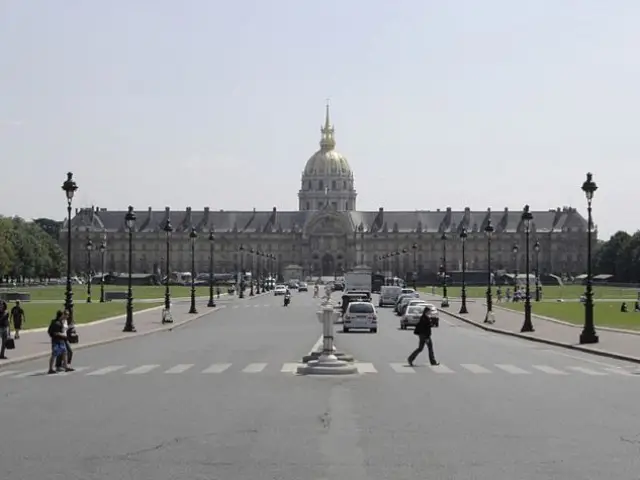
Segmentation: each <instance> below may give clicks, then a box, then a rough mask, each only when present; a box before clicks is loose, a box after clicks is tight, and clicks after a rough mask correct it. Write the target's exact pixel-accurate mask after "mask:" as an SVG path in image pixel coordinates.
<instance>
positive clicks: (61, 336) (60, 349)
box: [48, 310, 74, 375]
mask: <svg viewBox="0 0 640 480" xmlns="http://www.w3.org/2000/svg"><path fill="white" fill-rule="evenodd" d="M67 315H68V314H67V312H66V311H61V310H59V311H58V312H57V313H56V318H54V319H53V320H51V324H49V330H48V333H49V337H51V357H50V358H49V372H48V373H49V375H52V374H55V373H58V372H57V371H56V370H55V369H54V364H55V362H56V359H57V358H58V357H60V358H61V360H62V362H61V370H64V371H65V372H73V371H74V369H73V368H71V367H69V366H68V365H67V347H66V340H67V336H66V334H65V333H64V323H63V322H64V320H65V319H66V316H67Z"/></svg>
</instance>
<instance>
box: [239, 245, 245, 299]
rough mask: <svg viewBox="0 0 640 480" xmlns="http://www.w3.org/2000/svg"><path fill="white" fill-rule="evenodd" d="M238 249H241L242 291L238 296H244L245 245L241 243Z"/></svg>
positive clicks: (240, 286)
mask: <svg viewBox="0 0 640 480" xmlns="http://www.w3.org/2000/svg"><path fill="white" fill-rule="evenodd" d="M238 250H240V285H239V288H240V293H239V294H238V298H244V245H240V247H239V248H238Z"/></svg>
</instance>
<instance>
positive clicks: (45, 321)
mask: <svg viewBox="0 0 640 480" xmlns="http://www.w3.org/2000/svg"><path fill="white" fill-rule="evenodd" d="M158 305H161V303H138V304H136V303H134V304H133V310H134V311H138V310H145V309H147V308H153V307H157V306H158ZM125 306H126V304H125V303H124V302H108V303H77V304H75V305H74V308H73V314H74V321H75V323H78V324H80V323H88V322H92V321H94V320H100V319H102V318H109V317H115V316H118V315H124V313H125ZM23 308H24V313H25V315H26V317H27V322H26V323H25V324H24V325H23V328H25V329H26V330H28V329H30V328H41V327H48V326H49V323H50V322H51V320H52V319H53V317H54V316H55V314H56V311H57V310H60V309H62V308H63V304H62V302H61V303H59V304H57V303H28V302H25V303H23Z"/></svg>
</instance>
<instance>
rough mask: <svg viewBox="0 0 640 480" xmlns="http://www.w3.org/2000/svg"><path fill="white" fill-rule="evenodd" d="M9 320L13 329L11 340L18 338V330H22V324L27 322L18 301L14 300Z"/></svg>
mask: <svg viewBox="0 0 640 480" xmlns="http://www.w3.org/2000/svg"><path fill="white" fill-rule="evenodd" d="M10 320H11V322H12V323H13V329H14V330H15V333H14V335H13V338H16V339H17V338H20V330H22V324H23V323H26V321H27V317H26V316H25V314H24V310H23V309H22V305H20V300H16V304H15V305H14V307H13V308H12V309H11V318H10Z"/></svg>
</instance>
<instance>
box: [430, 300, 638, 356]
mask: <svg viewBox="0 0 640 480" xmlns="http://www.w3.org/2000/svg"><path fill="white" fill-rule="evenodd" d="M425 297H426V298H427V299H429V300H430V301H433V302H434V303H435V304H436V306H437V305H438V304H439V303H440V300H441V297H440V296H436V295H431V294H429V295H425ZM438 310H440V311H441V312H443V313H445V314H447V315H450V316H452V317H454V318H457V319H459V320H461V321H463V322H466V323H468V324H471V325H474V326H476V327H478V328H481V329H483V330H486V331H489V332H495V333H501V334H503V335H510V336H512V337H519V338H524V339H527V340H530V341H534V342H540V343H546V344H549V345H555V346H559V347H564V348H568V349H572V350H577V351H581V352H586V353H591V354H594V355H600V356H603V357H609V358H615V359H618V360H625V361H629V362H634V363H640V335H639V334H638V333H636V332H625V331H623V330H614V329H605V328H602V329H598V325H597V323H596V331H597V333H598V337H599V338H600V342H599V343H596V344H594V345H581V344H580V343H579V337H580V332H581V331H582V325H571V324H568V323H565V322H560V321H556V320H552V319H547V318H545V317H539V316H537V315H535V313H534V314H533V315H532V318H531V321H532V323H533V328H534V329H535V332H532V333H520V328H522V323H523V322H524V314H523V313H521V312H515V311H512V310H509V309H506V308H504V307H500V306H499V304H498V305H495V304H494V306H493V315H494V318H495V323H493V324H486V323H484V319H485V316H486V313H487V307H486V304H485V303H484V301H480V300H479V299H476V301H470V302H469V301H468V302H467V310H468V311H469V313H468V314H466V315H460V314H458V311H459V310H460V301H459V299H452V300H451V305H450V307H449V308H445V309H440V308H439V309H438ZM533 310H534V312H535V304H534V305H533ZM596 322H597V319H596Z"/></svg>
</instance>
